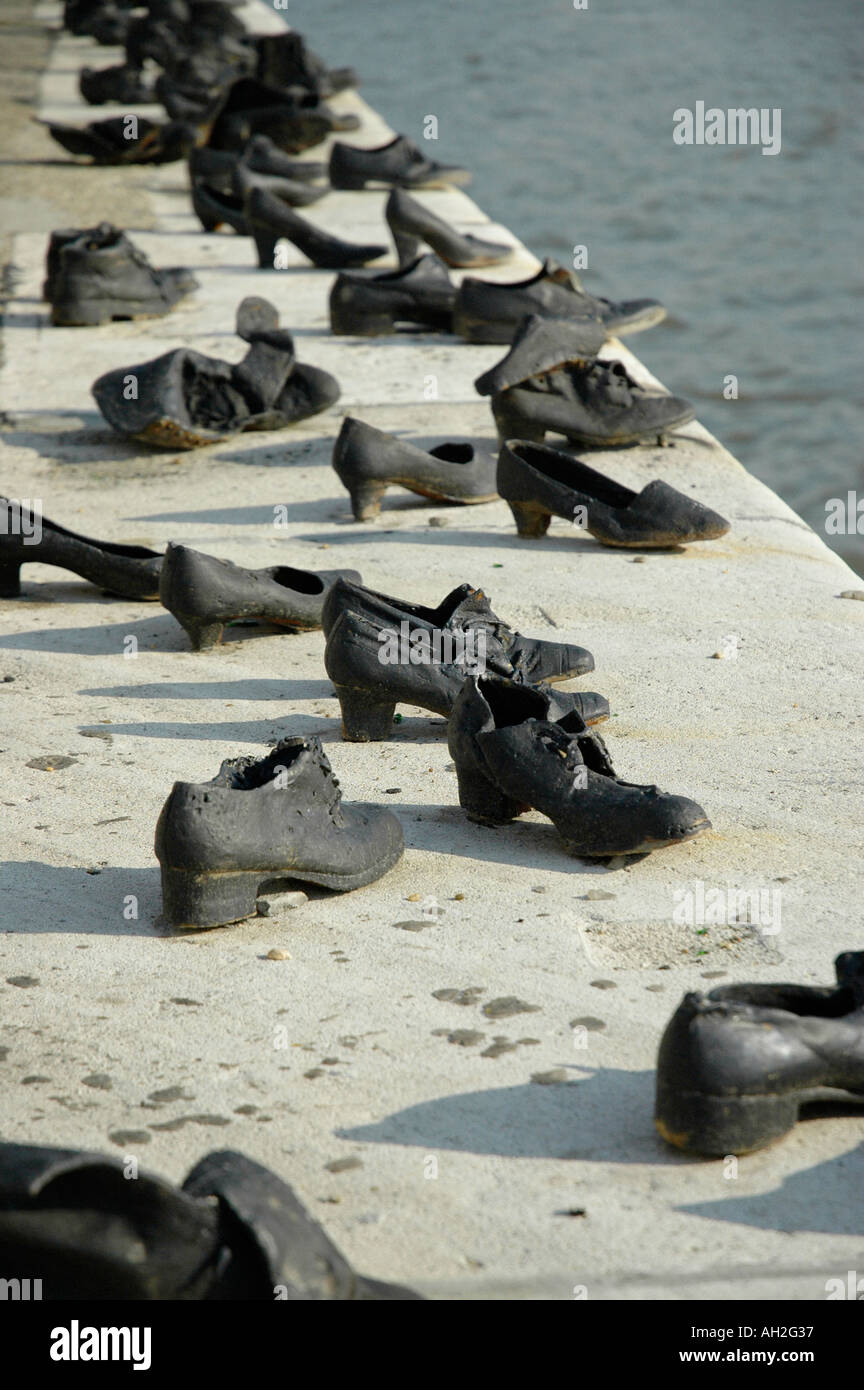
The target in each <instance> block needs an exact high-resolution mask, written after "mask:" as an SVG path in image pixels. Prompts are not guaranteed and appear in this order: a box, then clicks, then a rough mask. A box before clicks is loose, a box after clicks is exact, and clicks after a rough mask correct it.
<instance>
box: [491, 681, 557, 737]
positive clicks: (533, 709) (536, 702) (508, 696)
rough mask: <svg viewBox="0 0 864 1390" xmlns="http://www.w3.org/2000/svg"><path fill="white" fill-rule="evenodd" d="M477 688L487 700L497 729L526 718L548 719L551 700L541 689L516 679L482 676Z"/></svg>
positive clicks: (523, 720) (522, 722)
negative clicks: (516, 681) (495, 678)
mask: <svg viewBox="0 0 864 1390" xmlns="http://www.w3.org/2000/svg"><path fill="white" fill-rule="evenodd" d="M477 688H478V690H479V691H480V694H481V695H482V696H483V698H484V699H485V700H486V703H487V704H488V706H489V708H490V710H491V711H492V717H493V719H494V720H495V727H496V729H507V728H510V727H511V726H512V725H513V724H524V722H525V720H526V719H548V717H549V701H548V700H547V699H546V696H545V695H543V694H541V692H540V691H539V690H532V689H531V687H530V686H527V685H517V684H516V683H515V682H514V681H505V680H494V679H492V678H490V677H488V676H481V677H480V679H479V680H478V681H477Z"/></svg>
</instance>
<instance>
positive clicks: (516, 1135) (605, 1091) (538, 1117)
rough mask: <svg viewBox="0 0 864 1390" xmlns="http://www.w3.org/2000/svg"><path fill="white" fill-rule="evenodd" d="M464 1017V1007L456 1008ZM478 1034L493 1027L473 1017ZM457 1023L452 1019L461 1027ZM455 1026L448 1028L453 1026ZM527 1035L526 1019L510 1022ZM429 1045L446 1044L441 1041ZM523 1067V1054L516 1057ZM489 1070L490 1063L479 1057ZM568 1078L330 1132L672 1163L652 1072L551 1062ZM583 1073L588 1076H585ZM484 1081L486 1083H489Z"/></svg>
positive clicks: (362, 1139)
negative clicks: (658, 1119) (659, 1124)
mask: <svg viewBox="0 0 864 1390" xmlns="http://www.w3.org/2000/svg"><path fill="white" fill-rule="evenodd" d="M459 1012H460V1013H465V1012H466V1010H465V1009H462V1010H459ZM473 1018H474V1023H475V1024H476V1026H477V1028H478V1031H483V1032H485V1031H487V1028H488V1039H489V1042H490V1043H491V1042H492V1037H493V1034H495V1033H496V1032H497V1033H499V1036H500V1028H501V1025H500V1024H497V1023H494V1022H489V1023H488V1025H487V1023H486V1020H485V1019H484V1018H483V1016H482V1014H480V1015H479V1017H478V1016H473ZM461 1021H462V1020H460V1022H461ZM456 1026H457V1025H456V1024H455V1023H454V1027H456ZM512 1027H516V1028H517V1029H518V1030H519V1031H522V1032H527V1033H529V1034H530V1031H531V1025H530V1020H529V1021H528V1022H523V1023H522V1024H521V1028H520V1025H519V1022H518V1020H515V1021H514V1022H513V1024H511V1028H512ZM434 1042H435V1043H440V1044H442V1045H444V1046H446V1040H445V1039H443V1038H442V1039H440V1040H439V1039H435V1040H434ZM524 1056H525V1059H526V1069H527V1067H528V1066H530V1061H529V1058H530V1051H529V1050H528V1049H526V1052H525V1053H524ZM480 1060H481V1061H484V1062H486V1063H487V1064H488V1065H489V1067H490V1068H492V1067H493V1065H494V1064H493V1062H492V1061H491V1059H486V1058H481V1059H480ZM554 1065H555V1066H556V1067H557V1066H561V1067H562V1068H564V1069H565V1070H566V1071H567V1072H568V1073H569V1074H570V1075H571V1076H572V1080H570V1081H568V1082H564V1083H560V1084H558V1085H552V1086H539V1085H536V1084H532V1083H530V1082H528V1083H527V1084H525V1085H522V1086H501V1087H494V1086H491V1085H490V1087H489V1089H488V1090H482V1091H465V1092H463V1093H461V1094H459V1095H448V1096H441V1097H440V1098H439V1099H437V1100H429V1101H422V1102H420V1104H418V1105H410V1106H408V1107H407V1108H406V1109H404V1110H396V1111H394V1112H393V1113H392V1114H390V1115H387V1116H385V1117H384V1118H383V1119H381V1120H378V1121H377V1122H374V1123H371V1124H366V1125H355V1126H352V1127H351V1128H337V1129H336V1130H334V1133H335V1134H336V1136H337V1137H338V1138H340V1139H349V1140H352V1141H353V1142H355V1143H364V1144H396V1145H400V1146H405V1145H410V1146H412V1147H417V1148H424V1149H428V1150H429V1151H430V1152H434V1151H435V1150H438V1151H448V1152H455V1153H474V1154H489V1155H493V1156H495V1157H499V1158H558V1159H578V1160H582V1161H588V1162H597V1163H652V1164H657V1163H663V1164H666V1165H669V1166H672V1165H674V1164H676V1163H678V1162H679V1161H680V1158H679V1156H678V1155H676V1154H675V1153H674V1151H672V1150H668V1149H667V1148H666V1146H665V1145H663V1144H662V1142H661V1140H660V1138H659V1136H658V1135H657V1133H656V1131H655V1129H654V1126H653V1123H652V1119H651V1116H652V1113H653V1105H654V1073H653V1072H651V1071H622V1070H620V1069H617V1068H612V1067H610V1068H606V1069H602V1068H598V1069H597V1070H596V1071H594V1072H593V1074H591V1073H590V1071H589V1069H588V1068H586V1067H580V1066H576V1065H575V1064H574V1063H573V1062H572V1061H571V1060H570V1058H566V1059H561V1060H560V1061H556V1062H555V1063H554ZM586 1072H589V1074H588V1075H586ZM490 1080H491V1078H490Z"/></svg>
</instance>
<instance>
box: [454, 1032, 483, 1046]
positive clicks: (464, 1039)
mask: <svg viewBox="0 0 864 1390" xmlns="http://www.w3.org/2000/svg"><path fill="white" fill-rule="evenodd" d="M485 1036H486V1034H485V1033H477V1032H475V1031H474V1029H473V1028H456V1029H455V1030H454V1031H453V1032H452V1033H448V1034H447V1041H448V1042H449V1043H455V1045H456V1046H457V1047H476V1046H477V1044H478V1043H479V1042H482V1041H483V1039H484V1038H485Z"/></svg>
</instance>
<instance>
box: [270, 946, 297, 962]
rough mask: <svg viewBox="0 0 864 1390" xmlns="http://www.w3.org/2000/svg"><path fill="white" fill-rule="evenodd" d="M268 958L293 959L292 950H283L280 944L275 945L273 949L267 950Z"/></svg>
mask: <svg viewBox="0 0 864 1390" xmlns="http://www.w3.org/2000/svg"><path fill="white" fill-rule="evenodd" d="M267 959H268V960H290V959H291V952H290V951H282V950H280V949H279V947H278V946H274V947H273V949H272V951H268V952H267Z"/></svg>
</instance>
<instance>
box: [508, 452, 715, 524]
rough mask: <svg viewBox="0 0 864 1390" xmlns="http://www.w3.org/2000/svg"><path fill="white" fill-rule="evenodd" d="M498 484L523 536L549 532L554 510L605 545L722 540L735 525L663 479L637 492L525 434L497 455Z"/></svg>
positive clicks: (554, 513)
mask: <svg viewBox="0 0 864 1390" xmlns="http://www.w3.org/2000/svg"><path fill="white" fill-rule="evenodd" d="M498 491H499V493H500V494H501V496H502V497H503V498H504V499H505V501H506V502H507V504H508V506H509V507H510V510H511V512H512V513H513V519H514V520H515V522H516V530H517V532H518V534H519V535H520V536H524V537H537V536H543V535H545V533H546V531H547V530H548V529H549V523H550V521H551V520H552V517H553V516H559V517H562V518H563V519H564V520H565V521H569V522H571V523H572V524H573V525H575V526H577V527H578V528H579V529H580V530H584V531H588V532H589V533H590V535H592V536H595V537H596V539H597V540H598V541H601V542H602V544H603V545H614V546H624V547H633V548H637V549H644V548H664V547H669V546H675V545H689V544H690V543H691V542H693V541H710V540H716V539H717V537H718V536H725V534H726V532H727V531H728V530H729V522H728V521H726V519H725V518H724V517H722V516H720V515H719V513H717V512H714V511H712V510H711V508H710V507H705V506H703V505H702V503H701V502H697V501H696V499H695V498H693V497H687V496H686V495H685V494H684V493H683V492H679V491H678V489H677V488H674V487H671V486H670V485H669V483H664V482H663V481H662V479H660V478H655V479H654V481H653V482H651V483H648V484H646V486H645V487H643V489H642V491H641V492H633V491H632V490H631V489H630V488H629V487H624V486H623V485H622V484H621V483H616V482H614V481H613V480H612V479H611V478H607V477H606V476H605V474H603V473H598V472H597V470H596V469H594V468H590V467H589V466H588V464H587V463H584V462H583V461H582V460H581V459H577V458H574V457H573V455H572V454H565V453H563V452H562V451H561V450H560V449H552V448H550V446H549V445H548V444H532V443H529V442H528V441H526V440H521V439H510V440H508V442H507V443H506V444H505V445H504V446H503V447H502V449H501V452H500V454H499V455H498Z"/></svg>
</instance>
